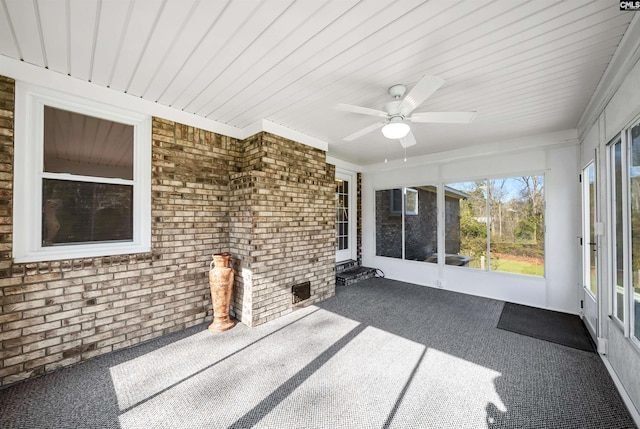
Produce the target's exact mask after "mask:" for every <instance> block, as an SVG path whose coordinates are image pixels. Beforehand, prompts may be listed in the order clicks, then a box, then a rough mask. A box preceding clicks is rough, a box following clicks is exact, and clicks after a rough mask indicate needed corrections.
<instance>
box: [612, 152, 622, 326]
mask: <svg viewBox="0 0 640 429" xmlns="http://www.w3.org/2000/svg"><path fill="white" fill-rule="evenodd" d="M613 164H614V179H613V180H614V184H613V186H614V197H615V201H614V217H615V228H616V231H615V236H614V237H613V238H614V242H615V260H614V267H613V269H614V273H615V276H616V279H615V280H616V285H615V293H614V296H615V299H614V300H613V308H614V315H615V316H616V317H617V318H618V319H619V320H620V321H624V271H623V270H624V264H623V259H624V247H623V230H622V222H623V219H624V217H623V216H624V210H623V207H622V143H621V142H618V143H616V144H615V145H614V146H613Z"/></svg>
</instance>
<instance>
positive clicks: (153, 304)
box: [0, 77, 335, 386]
mask: <svg viewBox="0 0 640 429" xmlns="http://www.w3.org/2000/svg"><path fill="white" fill-rule="evenodd" d="M14 87H15V84H14V82H13V80H11V79H6V78H2V77H0V202H1V204H0V212H2V215H0V386H3V385H7V384H10V383H13V382H16V381H19V380H23V379H25V378H29V377H34V376H37V375H39V374H43V373H45V372H49V371H52V370H55V369H57V368H60V367H64V366H68V365H72V364H75V363H78V362H81V361H83V360H86V359H89V358H91V357H94V356H96V355H99V354H103V353H106V352H110V351H112V350H116V349H121V348H123V347H127V346H130V345H134V344H137V343H140V342H142V341H146V340H149V339H152V338H154V337H158V336H161V335H164V334H167V333H170V332H173V331H178V330H182V329H184V328H186V327H189V326H193V325H196V324H199V323H202V322H204V321H207V320H211V317H212V306H211V298H210V292H209V285H208V267H209V261H210V260H211V254H212V253H215V252H221V251H223V252H224V251H230V252H232V256H233V264H234V267H235V269H236V287H235V290H234V307H235V308H234V309H235V310H236V313H237V315H238V316H239V317H240V318H241V320H242V321H245V323H247V324H248V325H256V324H259V323H263V322H265V321H267V320H271V319H274V318H276V317H278V316H279V315H281V314H284V313H287V312H290V311H292V310H294V309H295V308H296V306H293V305H292V304H291V289H290V288H291V286H292V285H293V284H295V283H297V282H298V281H300V280H310V281H311V284H312V297H311V299H309V300H307V301H305V302H303V303H301V304H299V305H300V306H304V305H308V304H310V303H313V302H317V301H319V300H321V299H324V298H326V297H329V296H331V295H333V293H334V288H335V281H334V277H333V264H334V255H335V254H334V239H335V237H334V233H335V232H334V223H333V222H334V220H333V210H334V208H333V179H334V168H333V166H331V165H328V164H326V162H325V153H324V152H323V151H320V150H317V149H313V148H310V147H308V146H305V145H302V144H299V143H296V142H292V141H290V140H286V139H282V138H279V137H277V136H273V135H270V134H264V133H262V134H258V135H256V136H253V137H252V138H250V139H248V140H246V141H238V140H236V139H233V138H230V137H226V136H221V135H217V134H215V133H211V132H207V131H203V130H199V129H196V128H193V127H189V126H185V125H182V124H177V123H174V122H172V121H167V120H163V119H159V118H154V119H153V135H152V139H153V142H152V144H153V150H152V189H151V193H152V251H151V252H150V253H145V254H135V255H123V256H109V257H101V258H90V259H77V260H65V261H53V262H50V261H43V262H39V263H28V264H13V263H12V256H11V242H12V235H11V234H12V208H11V207H12V199H13V193H12V184H13V144H14V141H13V115H14ZM327 190H328V192H327Z"/></svg>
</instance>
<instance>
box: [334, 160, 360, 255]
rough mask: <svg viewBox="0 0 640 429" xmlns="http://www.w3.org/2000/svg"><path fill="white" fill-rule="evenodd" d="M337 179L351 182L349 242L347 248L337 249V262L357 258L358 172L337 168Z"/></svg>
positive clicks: (349, 188)
mask: <svg viewBox="0 0 640 429" xmlns="http://www.w3.org/2000/svg"><path fill="white" fill-rule="evenodd" d="M335 179H336V180H346V181H348V183H349V187H348V190H349V224H348V225H349V226H348V228H349V243H348V248H347V249H346V250H336V262H341V261H347V260H349V259H352V260H354V261H355V260H356V259H357V249H356V245H357V242H358V241H357V237H356V235H357V216H358V210H357V202H358V200H357V195H356V194H357V186H356V181H357V179H358V173H356V172H354V171H349V170H344V169H341V168H336V177H335Z"/></svg>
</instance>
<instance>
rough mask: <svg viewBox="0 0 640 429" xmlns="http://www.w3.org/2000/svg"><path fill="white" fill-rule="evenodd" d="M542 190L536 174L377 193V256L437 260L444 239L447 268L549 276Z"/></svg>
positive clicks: (540, 180) (541, 177)
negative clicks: (441, 215) (440, 215)
mask: <svg viewBox="0 0 640 429" xmlns="http://www.w3.org/2000/svg"><path fill="white" fill-rule="evenodd" d="M543 190H544V176H541V175H530V176H519V177H506V178H500V179H492V180H484V179H483V180H478V181H469V182H457V183H449V184H446V185H443V186H442V187H441V191H438V188H437V187H436V186H434V185H423V186H411V187H406V188H395V189H383V190H379V191H376V193H375V210H376V255H377V256H386V257H391V258H398V259H405V260H414V261H423V262H431V263H437V262H438V236H439V235H440V236H441V237H442V236H444V252H443V257H444V263H445V264H446V265H455V266H462V267H469V268H476V269H481V270H486V271H500V272H507V273H514V274H527V275H535V276H544V233H545V229H544V192H543ZM438 192H442V193H443V194H444V195H441V196H440V201H441V204H442V203H444V218H443V220H442V221H441V222H442V225H441V226H440V227H439V226H438V225H439V222H438V201H439V199H438ZM403 195H404V196H405V198H402V196H403ZM399 214H400V215H399ZM439 231H440V232H439Z"/></svg>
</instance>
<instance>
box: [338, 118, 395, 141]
mask: <svg viewBox="0 0 640 429" xmlns="http://www.w3.org/2000/svg"><path fill="white" fill-rule="evenodd" d="M384 124H386V122H378V123H377V124H373V125H369V126H368V127H366V128H363V129H361V130H360V131H356V132H355V133H353V134H350V135H348V136H347V137H345V138H343V139H342V140H344V141H346V142H350V141H353V140H355V139H357V138H358V137H361V136H363V135H365V134H369V133H370V132H371V131H375V130H377V129H378V128H382V126H383V125H384Z"/></svg>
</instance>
